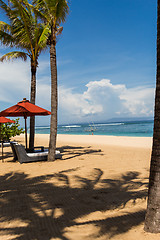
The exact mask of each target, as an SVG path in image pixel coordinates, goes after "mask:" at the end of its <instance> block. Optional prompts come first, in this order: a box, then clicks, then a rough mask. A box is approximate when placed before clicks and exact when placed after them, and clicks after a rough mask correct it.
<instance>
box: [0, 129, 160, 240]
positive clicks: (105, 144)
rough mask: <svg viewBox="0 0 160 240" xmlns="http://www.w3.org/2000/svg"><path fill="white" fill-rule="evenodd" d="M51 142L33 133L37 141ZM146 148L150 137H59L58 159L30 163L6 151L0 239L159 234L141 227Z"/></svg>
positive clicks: (124, 238)
mask: <svg viewBox="0 0 160 240" xmlns="http://www.w3.org/2000/svg"><path fill="white" fill-rule="evenodd" d="M14 139H15V140H17V141H18V142H20V143H24V135H21V136H18V137H15V138H14ZM48 142H49V135H47V134H46V135H45V134H44V135H39V134H37V135H36V139H35V145H36V146H40V145H43V146H45V147H48ZM151 147H152V138H149V137H146V138H144V137H143V138H141V137H139V138H133V137H112V136H92V135H88V136H82V135H81V136H78V135H76V136H75V135H58V139H57V148H58V149H60V151H61V152H62V155H63V157H62V159H61V160H56V161H54V162H34V163H27V164H20V163H19V162H13V161H12V159H13V157H12V152H11V149H10V147H8V148H5V149H4V150H5V159H4V162H2V161H1V162H0V194H1V197H0V239H1V240H8V239H9V240H11V239H22V240H31V239H33V240H53V239H55V240H60V239H62V240H75V239H76V240H82V239H84V240H94V239H98V240H107V239H113V240H135V239H140V240H158V239H160V234H150V233H146V232H144V230H143V225H144V217H145V210H146V201H147V186H148V176H149V165H150V156H151Z"/></svg>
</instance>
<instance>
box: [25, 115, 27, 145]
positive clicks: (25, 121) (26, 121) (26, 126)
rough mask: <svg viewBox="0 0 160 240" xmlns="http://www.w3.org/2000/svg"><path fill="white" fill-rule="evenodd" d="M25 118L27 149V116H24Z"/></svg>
mask: <svg viewBox="0 0 160 240" xmlns="http://www.w3.org/2000/svg"><path fill="white" fill-rule="evenodd" d="M24 119H25V139H26V149H27V117H24Z"/></svg>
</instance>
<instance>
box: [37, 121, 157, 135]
mask: <svg viewBox="0 0 160 240" xmlns="http://www.w3.org/2000/svg"><path fill="white" fill-rule="evenodd" d="M35 132H36V133H39V134H49V133H50V127H49V126H38V127H36V129H35ZM58 134H72V135H91V134H94V135H112V136H132V137H152V135H153V121H152V120H148V121H132V122H131V121H130V122H125V121H123V122H107V123H85V124H69V125H59V126H58Z"/></svg>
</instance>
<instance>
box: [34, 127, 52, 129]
mask: <svg viewBox="0 0 160 240" xmlns="http://www.w3.org/2000/svg"><path fill="white" fill-rule="evenodd" d="M43 128H45V129H46V128H47V129H49V128H50V127H35V129H43Z"/></svg>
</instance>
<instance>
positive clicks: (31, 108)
mask: <svg viewBox="0 0 160 240" xmlns="http://www.w3.org/2000/svg"><path fill="white" fill-rule="evenodd" d="M50 114H51V112H50V111H48V110H46V109H44V108H41V107H39V106H37V105H35V104H32V103H31V102H30V101H29V100H26V98H23V100H22V101H21V102H18V103H17V104H16V105H14V106H12V107H9V108H7V109H5V110H3V111H2V112H0V116H4V117H9V116H10V117H24V119H25V139H26V148H27V117H32V116H36V115H42V116H46V115H50Z"/></svg>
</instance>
